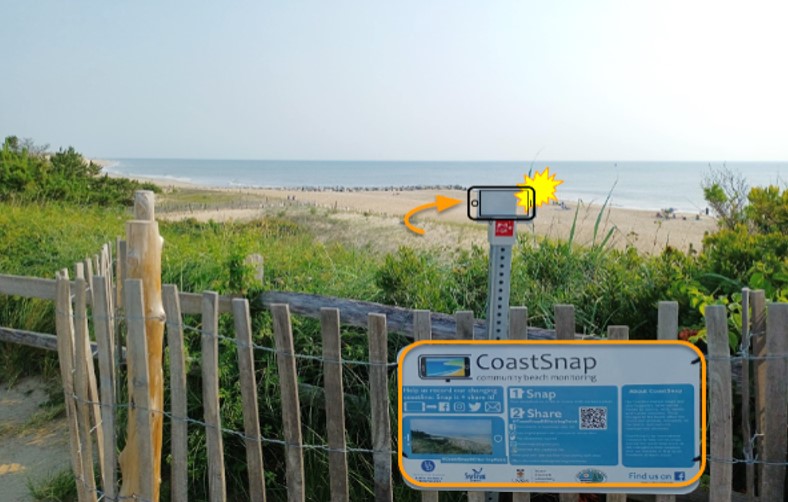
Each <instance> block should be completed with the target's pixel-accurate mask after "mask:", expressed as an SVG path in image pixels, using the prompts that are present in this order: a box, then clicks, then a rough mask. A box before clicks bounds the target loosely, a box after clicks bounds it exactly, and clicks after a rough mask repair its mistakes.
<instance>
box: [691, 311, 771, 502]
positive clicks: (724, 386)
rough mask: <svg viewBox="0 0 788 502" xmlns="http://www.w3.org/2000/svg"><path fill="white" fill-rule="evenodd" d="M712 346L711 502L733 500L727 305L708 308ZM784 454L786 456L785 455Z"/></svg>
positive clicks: (731, 403) (707, 323) (710, 383)
mask: <svg viewBox="0 0 788 502" xmlns="http://www.w3.org/2000/svg"><path fill="white" fill-rule="evenodd" d="M706 329H707V332H708V345H709V397H710V400H711V402H710V413H709V439H710V442H711V447H710V449H709V453H710V455H711V479H710V483H709V485H710V487H709V499H710V500H730V499H731V495H732V491H733V486H732V482H733V464H731V463H729V462H728V461H727V459H729V458H731V454H732V453H733V430H732V426H733V420H732V412H733V398H732V393H731V361H730V345H729V341H728V318H727V312H726V309H725V306H724V305H709V306H708V307H706ZM783 453H784V452H783Z"/></svg>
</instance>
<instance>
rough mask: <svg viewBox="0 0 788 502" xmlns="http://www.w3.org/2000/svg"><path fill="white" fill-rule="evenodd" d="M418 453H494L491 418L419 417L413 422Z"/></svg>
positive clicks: (412, 427)
mask: <svg viewBox="0 0 788 502" xmlns="http://www.w3.org/2000/svg"><path fill="white" fill-rule="evenodd" d="M410 437H411V450H412V451H413V453H417V454H437V453H441V454H452V455H492V452H493V445H492V421H491V420H489V419H480V420H457V419H451V418H420V419H414V420H411V422H410Z"/></svg>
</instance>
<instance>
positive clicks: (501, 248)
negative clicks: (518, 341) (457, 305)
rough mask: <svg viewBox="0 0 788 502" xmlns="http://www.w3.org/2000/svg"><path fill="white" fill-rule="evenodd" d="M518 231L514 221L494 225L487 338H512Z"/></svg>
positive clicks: (491, 239) (502, 221) (492, 230)
mask: <svg viewBox="0 0 788 502" xmlns="http://www.w3.org/2000/svg"><path fill="white" fill-rule="evenodd" d="M514 228H515V225H514V221H513V220H499V221H491V222H490V228H489V233H488V238H489V241H490V267H489V275H488V278H487V291H488V297H487V338H488V339H490V340H505V339H507V338H509V297H510V295H511V289H512V288H511V284H512V247H513V245H514V241H515V237H514Z"/></svg>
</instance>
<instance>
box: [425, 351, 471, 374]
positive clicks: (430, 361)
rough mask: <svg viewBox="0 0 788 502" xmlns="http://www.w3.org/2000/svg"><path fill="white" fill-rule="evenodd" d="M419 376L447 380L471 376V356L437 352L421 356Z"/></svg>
mask: <svg viewBox="0 0 788 502" xmlns="http://www.w3.org/2000/svg"><path fill="white" fill-rule="evenodd" d="M419 376H420V377H421V378H423V379H430V378H432V379H440V380H447V379H452V378H470V377H471V358H470V357H469V356H467V355H452V354H435V355H423V356H420V357H419Z"/></svg>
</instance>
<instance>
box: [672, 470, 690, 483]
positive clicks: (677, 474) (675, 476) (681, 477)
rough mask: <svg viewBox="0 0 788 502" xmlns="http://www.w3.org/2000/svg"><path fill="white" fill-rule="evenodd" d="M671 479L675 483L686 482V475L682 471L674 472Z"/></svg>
mask: <svg viewBox="0 0 788 502" xmlns="http://www.w3.org/2000/svg"><path fill="white" fill-rule="evenodd" d="M673 479H675V480H676V481H686V480H687V473H685V472H684V471H676V472H674V473H673Z"/></svg>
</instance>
